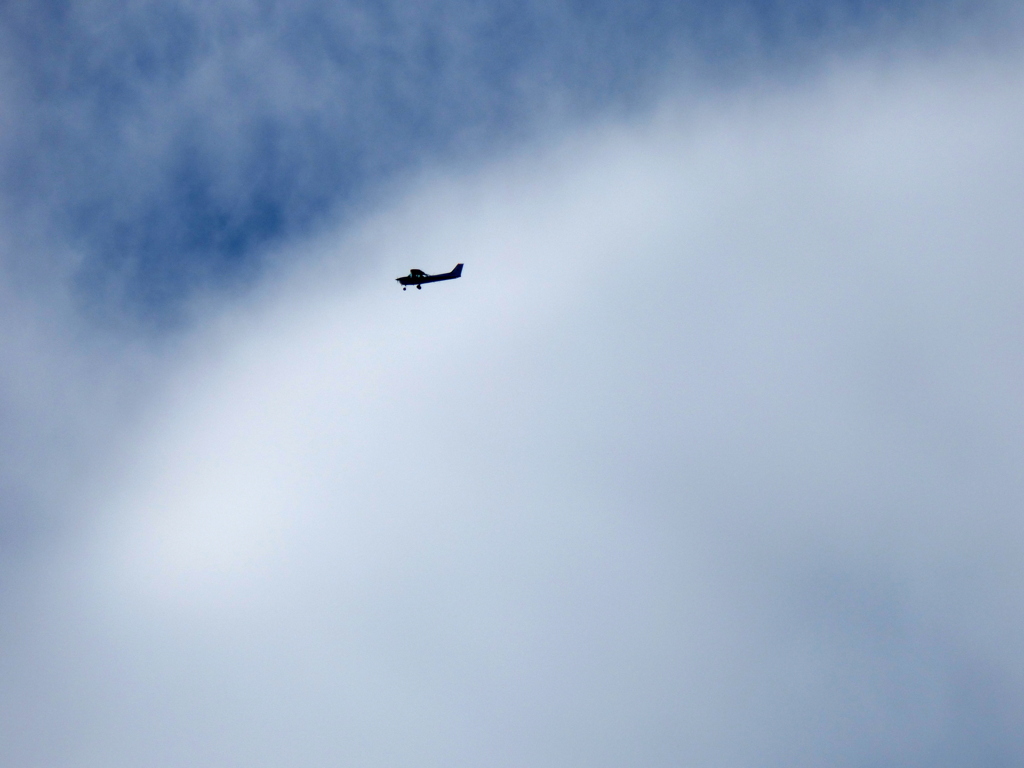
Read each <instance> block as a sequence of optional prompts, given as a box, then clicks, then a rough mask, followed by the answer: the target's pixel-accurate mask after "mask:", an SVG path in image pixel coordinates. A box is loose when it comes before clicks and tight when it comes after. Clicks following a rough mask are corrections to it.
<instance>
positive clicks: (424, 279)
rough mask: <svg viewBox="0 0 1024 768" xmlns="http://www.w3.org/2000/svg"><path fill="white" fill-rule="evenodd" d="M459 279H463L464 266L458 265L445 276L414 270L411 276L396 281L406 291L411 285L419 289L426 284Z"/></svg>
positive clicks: (397, 278)
mask: <svg viewBox="0 0 1024 768" xmlns="http://www.w3.org/2000/svg"><path fill="white" fill-rule="evenodd" d="M457 277H462V265H461V264H458V265H456V267H455V269H453V270H452V271H451V272H445V273H444V274H443V275H428V274H426V273H425V272H423V271H422V270H419V269H413V270H410V271H409V274H408V275H406V276H405V277H396V278H395V280H397V281H398V284H399V285H401V286H402V290H403V291H404V290H405V289H406V288H407V287H409V286H410V285H415V286H416V287H417V288H419V287H420V286H422V285H423V284H424V283H437V282H440V281H441V280H454V279H455V278H457Z"/></svg>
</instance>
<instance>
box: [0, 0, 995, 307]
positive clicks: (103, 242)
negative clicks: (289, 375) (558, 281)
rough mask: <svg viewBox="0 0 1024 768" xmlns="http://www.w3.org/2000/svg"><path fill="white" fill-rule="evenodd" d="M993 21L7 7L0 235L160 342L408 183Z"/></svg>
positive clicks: (549, 10)
mask: <svg viewBox="0 0 1024 768" xmlns="http://www.w3.org/2000/svg"><path fill="white" fill-rule="evenodd" d="M1004 5H1005V4H1003V3H1000V2H963V1H962V0H911V1H910V2H899V3H891V2H875V1H871V0H827V1H826V0H805V1H804V2H799V3H794V2H792V0H787V2H762V1H760V0H731V1H730V2H724V3H723V2H704V1H703V0H687V1H686V2H679V0H671V1H665V2H662V1H661V0H650V1H648V2H629V3H622V2H617V1H613V0H600V1H595V0H591V2H587V3H575V2H565V1H560V0H522V1H520V2H512V3H508V2H502V3H493V2H483V1H477V0H432V1H431V2H428V3H422V2H420V3H413V4H410V3H405V2H387V1H386V0H385V1H378V0H352V1H351V2H329V3H328V2H321V1H320V0H298V1H297V2H290V3H286V4H285V3H273V2H256V1H255V0H252V1H250V0H233V1H232V2H223V3H214V4H210V3H195V2H189V1H188V0H174V1H168V0H159V1H158V2H154V1H150V0H132V1H130V2H108V1H107V0H88V1H86V2H74V3H68V2H63V1H62V0H46V1H38V2H10V3H6V4H4V6H3V8H2V9H0V51H2V53H0V98H2V100H3V103H4V105H5V112H6V113H7V114H6V115H5V116H4V119H5V124H4V125H3V130H2V131H0V204H2V208H3V212H4V217H5V220H6V222H7V226H8V227H9V228H14V229H16V230H17V231H18V232H19V233H20V234H21V235H23V236H31V235H33V233H38V232H43V233H45V234H46V236H47V237H48V238H51V239H52V240H53V242H52V243H51V246H52V247H51V249H50V250H54V249H56V250H58V251H63V250H65V249H66V248H67V247H68V246H71V247H72V248H73V249H74V250H75V251H76V252H77V253H78V254H79V258H78V259H76V260H74V262H73V265H74V267H75V269H76V274H77V280H78V290H79V293H78V300H79V303H80V305H82V306H84V307H86V308H87V309H88V310H89V311H91V312H92V313H93V315H96V316H99V317H101V318H103V319H105V320H107V321H110V320H116V319H117V318H119V317H120V313H121V311H122V309H123V308H124V306H125V305H127V306H128V307H129V308H130V309H131V314H132V315H133V318H134V319H135V320H136V321H140V320H141V321H152V320H154V319H156V320H158V321H164V320H166V319H168V317H170V318H171V319H174V318H176V317H177V313H178V311H179V310H180V309H181V302H182V301H183V300H186V299H187V298H188V297H189V295H190V294H191V293H192V291H194V290H195V289H196V287H197V286H204V285H210V284H214V285H224V284H225V283H226V284H232V283H236V282H238V281H240V280H241V281H243V282H245V281H248V280H250V279H251V278H252V277H253V275H254V274H256V273H258V272H259V270H260V268H261V265H262V264H263V263H264V260H265V259H266V258H267V256H268V248H271V247H279V246H280V245H281V243H283V242H285V241H287V240H288V239H289V238H291V237H294V236H296V235H301V234H303V233H307V232H309V231H310V230H311V229H312V228H316V227H318V226H326V225H327V224H329V222H331V221H334V220H336V217H337V216H338V215H343V214H344V213H345V212H351V211H353V210H355V211H358V210H360V209H362V208H363V207H365V205H366V195H368V194H376V195H378V196H379V195H380V194H384V193H385V192H384V190H386V188H387V184H388V180H389V179H393V178H395V177H396V176H401V175H402V174H403V173H407V172H410V171H411V170H412V171H414V170H415V169H416V168H417V167H419V166H420V165H422V164H424V163H428V164H429V163H432V162H436V161H438V160H440V159H447V160H449V161H455V160H461V161H466V160H467V159H473V158H477V157H479V156H480V155H481V154H487V153H490V152H493V151H495V150H496V149H497V148H500V147H501V146H502V144H504V143H508V142H515V141H518V140H520V139H521V138H522V137H523V136H524V135H529V134H530V133H531V132H532V131H534V130H536V128H537V124H538V123H539V124H543V123H545V122H546V121H550V120H557V119H564V117H565V116H566V115H570V116H576V117H578V116H580V115H591V116H592V115H595V114H600V113H602V112H606V111H608V110H611V109H615V108H622V107H628V106H630V105H633V106H635V105H637V104H648V103H649V102H650V101H651V99H652V94H657V93H659V92H660V90H661V84H662V83H663V81H664V80H665V79H678V78H679V77H680V76H682V75H684V74H685V76H686V77H688V78H690V79H694V80H697V81H702V82H718V83H721V82H723V81H736V80H744V79H751V78H753V77H755V76H756V74H757V73H761V74H762V75H763V74H764V72H766V71H774V72H775V73H778V72H780V71H785V70H786V68H787V65H792V64H793V63H794V62H804V63H806V62H808V61H814V60H817V59H820V58H822V57H825V56H827V55H828V54H829V53H830V52H835V51H837V50H843V49H847V50H851V49H858V48H864V47H871V46H875V45H880V46H881V47H883V48H884V47H886V45H887V44H890V43H892V42H893V41H896V40H899V41H902V42H904V43H905V42H907V41H908V40H913V41H915V44H919V45H924V46H929V45H935V44H937V43H938V42H939V41H943V40H945V41H948V40H949V39H950V38H956V37H960V36H962V35H965V34H966V35H967V36H970V35H972V34H975V33H979V32H982V33H984V34H990V33H992V32H993V30H996V29H998V28H999V27H1000V26H1001V25H1000V24H999V23H998V22H996V21H993V20H994V19H999V18H1001V12H999V11H998V9H1000V8H1002V7H1004ZM1011 5H1012V4H1011ZM965 30H966V31H967V32H966V33H965ZM38 260H39V256H38V254H33V255H32V257H31V258H29V257H22V259H21V261H28V262H29V265H27V266H26V265H24V264H22V265H21V268H23V269H30V268H37V267H36V262H37V261H38ZM65 266H66V265H65Z"/></svg>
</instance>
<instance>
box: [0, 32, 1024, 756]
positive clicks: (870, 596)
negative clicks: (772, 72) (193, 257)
mask: <svg viewBox="0 0 1024 768" xmlns="http://www.w3.org/2000/svg"><path fill="white" fill-rule="evenodd" d="M1020 72H1021V69H1020V58H1019V57H1018V56H1016V55H1014V56H1010V55H1002V56H1000V57H996V58H993V59H990V60H981V58H980V57H978V56H977V54H976V52H975V53H970V52H969V53H968V54H958V53H955V52H954V53H949V54H947V55H945V56H942V57H933V58H931V59H929V58H927V57H920V58H917V59H911V58H909V57H907V58H906V59H905V60H903V61H899V62H895V61H890V62H888V63H883V64H879V63H877V62H876V61H868V62H862V63H860V64H845V65H842V66H838V65H837V66H836V67H834V69H833V71H832V72H830V73H826V74H822V75H821V76H820V77H818V78H816V79H814V81H813V82H810V83H806V84H804V85H801V86H791V87H776V88H774V89H771V88H768V87H764V88H763V89H762V92H760V93H754V92H752V91H741V92H736V93H733V94H732V95H731V96H729V97H728V98H725V97H723V98H721V99H718V100H717V101H716V100H714V99H705V100H704V101H703V102H701V104H702V106H701V107H700V108H699V109H697V108H694V107H693V104H692V102H686V103H685V104H683V105H681V104H680V103H677V102H672V101H671V100H669V101H667V102H666V103H665V106H664V107H663V108H662V109H660V110H658V111H656V113H654V114H650V115H647V116H646V117H644V118H642V119H641V118H638V117H633V118H630V119H624V120H621V121H619V122H613V123H605V124H603V125H600V126H592V127H591V128H590V129H589V130H588V131H586V132H578V133H576V134H572V135H566V136H563V137H562V138H561V139H559V140H557V141H542V142H538V143H537V144H536V145H534V146H533V147H532V148H530V149H524V150H522V151H520V152H519V153H518V154H517V155H516V156H515V157H505V158H504V159H500V160H494V161H492V162H490V163H489V164H487V165H481V166H480V167H479V168H478V169H477V170H476V171H475V172H468V171H463V172H459V173H451V174H444V173H441V172H434V173H432V174H424V176H423V177H422V180H421V181H420V182H419V183H418V184H415V185H412V187H411V188H410V189H409V191H408V193H407V194H406V195H405V196H404V197H403V198H402V199H397V200H395V201H394V202H393V204H392V205H389V206H386V207H383V206H382V207H380V208H378V211H377V213H375V214H374V215H372V216H370V215H366V216H364V217H363V218H362V219H361V222H360V223H359V225H358V226H349V227H347V228H346V229H345V230H344V231H342V232H340V233H336V234H332V235H324V236H322V237H319V238H317V239H315V240H312V241H310V242H307V243H306V244H304V245H303V244H296V243H293V244H291V245H290V246H289V248H290V252H289V253H288V254H285V255H282V256H281V257H280V258H281V260H282V261H288V262H291V263H297V264H302V265H304V266H303V267H302V268H301V269H296V270H293V271H292V272H291V273H289V274H288V275H287V276H284V275H282V274H278V275H277V277H276V278H275V279H274V280H273V281H269V282H267V283H265V284H264V285H263V286H262V287H261V288H260V290H257V291H254V293H253V294H252V296H251V297H250V298H248V299H247V300H245V301H241V300H238V301H235V302H234V304H233V305H232V306H231V307H229V308H224V307H220V308H210V309H209V310H207V311H206V312H205V313H203V314H202V317H203V318H204V322H203V323H202V324H201V327H199V328H197V329H196V330H195V331H194V332H193V333H192V334H190V335H186V336H185V337H183V338H182V339H180V340H179V341H178V342H177V343H176V346H175V347H174V348H173V349H166V350H163V351H160V350H154V349H152V348H150V349H148V350H147V351H145V353H143V352H140V351H130V350H129V351H125V350H124V349H123V347H122V348H119V347H118V346H117V344H115V342H114V341H112V340H109V339H108V342H107V345H106V346H104V344H102V343H101V342H100V341H97V340H96V334H94V333H92V332H87V331H84V330H82V329H81V328H80V327H79V326H78V325H76V324H75V323H74V322H73V321H70V320H65V321H61V320H52V319H49V318H50V317H51V315H52V313H49V314H48V313H46V312H44V311H42V310H36V314H38V315H39V316H40V317H41V318H43V319H41V320H40V321H39V323H37V324H36V326H33V328H35V329H34V330H30V331H25V334H26V335H25V338H26V339H28V340H29V341H26V342H25V343H20V344H19V343H17V338H20V337H16V336H14V335H13V333H8V335H7V337H6V338H9V339H14V341H5V344H6V346H5V347H4V349H3V354H4V355H5V365H6V368H7V369H8V370H10V369H11V368H12V367H14V368H16V369H17V370H18V371H26V370H31V369H29V368H26V367H25V366H26V365H27V364H29V363H31V364H35V365H36V368H35V369H34V370H37V371H38V373H37V375H36V376H35V378H34V379H33V378H30V377H28V373H25V374H24V375H25V377H26V378H25V379H24V380H21V381H23V383H22V385H21V386H20V388H17V389H16V388H15V387H14V385H11V386H10V387H9V389H10V391H11V392H15V394H13V395H11V396H10V397H9V398H8V400H7V402H8V403H9V404H11V405H10V406H9V407H10V409H11V410H12V412H14V413H16V414H30V415H31V419H30V422H31V423H32V424H33V425H35V427H34V429H32V430H27V431H26V433H27V434H28V433H31V434H32V435H33V436H37V435H38V434H40V430H41V429H43V428H46V429H49V430H51V431H52V433H54V434H71V435H73V436H75V439H77V440H79V441H81V442H82V443H83V444H84V445H85V446H86V447H87V448H88V449H89V450H87V451H79V454H82V455H86V456H87V457H88V461H85V460H83V462H82V464H81V466H82V469H81V471H79V472H77V473H76V472H72V471H68V472H66V473H64V475H62V476H61V478H60V480H59V481H54V480H52V479H51V478H50V477H49V476H48V475H47V474H46V469H47V467H48V466H49V465H50V464H51V463H56V464H58V465H59V463H60V457H59V455H58V453H57V452H56V451H55V449H52V448H51V447H50V444H49V443H47V442H46V441H44V440H41V439H37V438H35V437H34V438H33V439H34V440H35V442H32V443H31V444H32V445H34V446H37V447H36V448H34V450H36V451H37V453H38V456H39V459H37V460H34V461H31V462H27V463H26V464H25V465H24V467H23V469H22V470H21V472H23V473H24V476H19V477H20V479H21V480H22V481H23V482H24V484H25V487H26V488H34V489H39V488H45V489H47V490H48V492H50V493H51V494H52V496H50V497H40V498H44V501H39V502H37V503H38V504H39V505H40V506H41V507H46V506H47V504H49V505H50V506H52V505H53V504H58V502H59V506H60V507H61V509H60V513H59V514H57V513H55V515H56V516H57V517H58V518H59V519H60V520H62V521H63V522H62V523H61V524H60V525H57V526H55V530H56V533H49V534H47V535H45V536H42V535H38V536H37V537H36V539H35V544H34V546H33V547H32V548H27V547H20V548H18V549H17V550H16V551H14V552H13V553H12V554H11V555H10V556H9V557H8V558H7V559H6V560H5V564H4V567H3V579H4V588H3V594H2V598H0V600H2V602H0V609H2V611H3V621H2V622H0V744H2V745H3V746H2V747H0V749H2V750H3V762H4V764H5V765H10V766H51V765H52V766H93V765H95V766H100V765H102V766H105V767H107V768H109V767H111V766H114V767H116V766H136V765H139V764H145V765H153V766H195V765H251V766H285V765H288V766H291V765H303V766H320V765H323V766H328V765H330V766H337V765H352V766H357V765H358V766H405V765H408V766H414V765H415V766H430V765H437V766H441V765H443V766H477V765H482V764H486V765H494V766H523V765H529V766H565V765H581V766H584V765H585V766H622V765H644V766H678V765H689V766H716V767H718V766H737V767H738V766H750V765H766V766H821V765H849V766H863V765H877V764H885V765H907V766H917V765H919V766H962V765H986V766H1014V765H1020V764H1022V763H1024V744H1022V737H1021V735H1020V734H1021V731H1020V728H1019V723H1020V722H1021V719H1022V714H1024V668H1022V664H1021V656H1020V653H1019V649H1020V647H1021V645H1022V641H1024V637H1022V626H1021V619H1020V617H1021V616H1022V615H1024V612H1022V608H1024V606H1022V605H1021V595H1024V574H1022V571H1021V562H1022V558H1021V548H1022V546H1024V536H1022V534H1024V530H1022V523H1021V516H1020V510H1021V508H1022V505H1024V488H1022V475H1021V467H1022V466H1024V456H1022V450H1024V449H1022V445H1024V441H1022V438H1024V434H1022V432H1024V400H1022V395H1021V392H1022V389H1021V386H1020V383H1021V376H1022V373H1024V365H1022V344H1024V331H1022V329H1024V323H1022V319H1024V318H1022V309H1021V307H1022V303H1021V301H1020V294H1021V286H1022V279H1024V274H1022V261H1021V259H1020V243H1021V242H1024V237H1022V235H1024V232H1022V228H1024V224H1022V219H1021V216H1020V211H1021V209H1022V204H1024V182H1022V181H1021V180H1022V179H1024V144H1022V139H1021V137H1022V136H1024V130H1022V129H1024V100H1022V96H1021V94H1022V93H1024V91H1022V88H1021V86H1022V82H1021V74H1020ZM457 261H463V262H465V263H466V270H465V276H464V277H463V278H462V279H461V280H459V281H456V282H453V283H448V284H440V285H434V286H428V289H425V290H423V291H411V292H404V293H403V292H402V291H400V290H399V289H398V287H397V286H396V284H395V283H394V282H393V278H394V277H395V276H396V275H398V274H402V273H404V272H405V271H407V270H408V269H409V268H410V267H413V266H416V267H421V268H424V269H427V270H431V271H433V270H442V269H447V268H450V267H451V266H453V265H454V264H455V263H456V262H457ZM356 264H358V265H360V266H354V265H356ZM5 311H6V310H5ZM25 316H26V313H25V312H20V313H18V314H17V316H16V317H17V318H23V317H25ZM69 316H71V315H69ZM44 320H45V322H44ZM4 322H5V324H6V325H5V330H6V329H9V328H14V327H15V323H16V320H15V316H14V315H11V316H4ZM47 323H49V324H47ZM86 341H87V342H88V344H89V345H91V346H89V345H86V344H85V342H86ZM6 375H7V376H8V378H10V377H11V376H12V374H10V373H7V374H6ZM25 382H27V383H25ZM147 382H148V383H147ZM61 387H63V388H64V389H61ZM55 390H56V391H66V392H67V393H68V394H67V396H62V397H56V396H53V395H52V394H50V393H51V392H52V391H55ZM118 392H121V393H123V394H122V395H119V396H117V397H115V396H114V395H113V394H111V393H115V394H116V393H118ZM121 403H127V405H121ZM55 404H56V405H55ZM32 408H34V409H35V410H34V411H32V410H31V409H32ZM111 414H114V415H111ZM126 414H127V415H126ZM132 414H134V415H132ZM129 417H130V418H129ZM26 418H27V417H26ZM15 448H16V446H15V447H14V448H7V447H5V452H4V461H5V462H11V461H14V460H15V459H16V458H17V457H16V455H15V453H16V450H15ZM79 454H76V455H79ZM54 498H55V499H57V500H58V501H53V500H52V499H54ZM45 499H50V501H45ZM47 508H48V507H47Z"/></svg>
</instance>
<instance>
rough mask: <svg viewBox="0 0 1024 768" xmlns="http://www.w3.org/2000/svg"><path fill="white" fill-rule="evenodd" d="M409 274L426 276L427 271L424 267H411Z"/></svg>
mask: <svg viewBox="0 0 1024 768" xmlns="http://www.w3.org/2000/svg"><path fill="white" fill-rule="evenodd" d="M409 274H410V275H412V276H413V277H426V276H427V273H426V272H424V271H423V270H422V269H410V270H409Z"/></svg>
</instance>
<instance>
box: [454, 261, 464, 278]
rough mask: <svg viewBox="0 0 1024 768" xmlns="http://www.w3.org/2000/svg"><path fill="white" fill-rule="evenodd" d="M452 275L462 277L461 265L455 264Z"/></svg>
mask: <svg viewBox="0 0 1024 768" xmlns="http://www.w3.org/2000/svg"><path fill="white" fill-rule="evenodd" d="M452 277H462V265H461V264H456V265H455V269H453V270H452Z"/></svg>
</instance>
